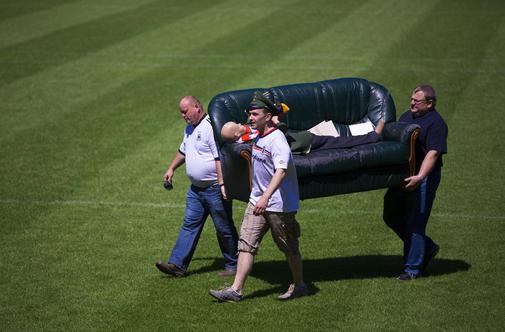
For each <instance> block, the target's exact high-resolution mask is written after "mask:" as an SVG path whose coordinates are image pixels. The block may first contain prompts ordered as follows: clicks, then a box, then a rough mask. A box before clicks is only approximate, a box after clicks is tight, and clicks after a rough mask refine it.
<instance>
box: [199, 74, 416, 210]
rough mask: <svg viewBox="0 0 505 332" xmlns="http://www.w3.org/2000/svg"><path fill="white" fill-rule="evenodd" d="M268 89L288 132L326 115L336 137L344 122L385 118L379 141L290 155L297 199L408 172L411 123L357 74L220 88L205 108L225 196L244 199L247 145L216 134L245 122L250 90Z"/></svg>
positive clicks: (369, 185)
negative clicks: (282, 109)
mask: <svg viewBox="0 0 505 332" xmlns="http://www.w3.org/2000/svg"><path fill="white" fill-rule="evenodd" d="M256 90H259V91H265V90H269V91H270V92H271V93H272V94H273V96H274V97H275V99H276V101H279V102H284V103H286V104H287V105H289V107H290V109H291V110H290V111H289V113H287V115H286V117H285V121H284V122H286V123H287V125H288V128H289V130H290V131H295V132H296V131H300V130H307V129H309V128H311V127H313V126H315V125H316V124H318V123H320V122H321V121H327V120H332V121H333V123H334V124H335V127H336V128H337V131H338V132H339V134H340V135H341V136H343V135H350V130H349V125H352V124H357V123H364V122H368V121H371V122H372V123H373V124H377V122H378V121H379V119H381V118H384V121H385V123H386V125H385V128H384V132H383V140H382V141H380V142H378V143H373V144H368V145H362V146H357V147H354V148H351V149H341V150H322V151H313V152H311V153H309V154H307V155H294V156H293V159H294V162H295V166H296V171H297V176H298V183H299V187H300V198H301V199H307V198H316V197H324V196H331V195H338V194H346V193H352V192H359V191H366V190H373V189H379V188H386V187H391V186H396V185H399V184H401V183H402V182H403V179H404V178H405V177H407V176H408V175H409V174H412V172H413V171H414V168H413V167H414V166H413V165H414V164H415V160H414V154H413V147H414V143H415V139H416V137H417V135H418V130H419V129H418V127H417V126H416V125H407V124H405V123H399V122H396V109H395V105H394V102H393V98H392V97H391V95H390V94H389V92H388V90H387V89H386V88H384V87H383V86H381V85H380V84H377V83H374V82H369V81H367V80H365V79H361V78H340V79H334V80H326V81H320V82H314V83H300V84H291V85H283V86H276V87H272V88H268V89H265V88H256V89H247V90H237V91H230V92H224V93H221V94H219V95H217V96H215V97H214V98H213V99H212V100H211V102H210V104H209V107H208V110H209V115H210V118H211V121H212V126H213V129H214V132H215V133H216V142H217V143H218V146H219V149H220V154H221V161H222V165H223V176H224V181H225V186H226V189H227V192H228V195H229V196H230V197H231V198H234V199H239V200H241V201H244V202H246V201H248V197H249V192H250V172H251V158H250V151H251V149H250V145H248V144H238V143H226V142H223V140H222V139H221V137H220V136H219V134H218V133H220V132H221V127H222V126H223V125H224V124H225V123H226V122H228V121H235V122H240V123H245V122H247V114H246V112H245V111H244V109H245V108H246V106H247V105H248V104H249V102H250V101H251V98H252V94H253V92H254V91H256Z"/></svg>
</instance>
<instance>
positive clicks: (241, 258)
mask: <svg viewBox="0 0 505 332" xmlns="http://www.w3.org/2000/svg"><path fill="white" fill-rule="evenodd" d="M253 263H254V256H253V255H252V254H251V253H248V252H244V251H240V252H239V254H238V262H237V274H236V275H235V280H234V281H233V285H231V288H232V289H233V290H234V291H236V292H237V293H239V294H242V289H243V288H244V284H245V281H246V279H247V277H248V276H249V273H251V270H252V267H253Z"/></svg>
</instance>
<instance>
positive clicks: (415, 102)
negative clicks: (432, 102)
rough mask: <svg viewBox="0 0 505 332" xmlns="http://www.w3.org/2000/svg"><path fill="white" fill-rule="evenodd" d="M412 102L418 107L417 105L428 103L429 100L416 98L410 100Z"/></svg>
mask: <svg viewBox="0 0 505 332" xmlns="http://www.w3.org/2000/svg"><path fill="white" fill-rule="evenodd" d="M410 101H411V102H413V103H414V104H416V105H417V104H420V103H422V102H423V101H428V100H426V99H414V98H410Z"/></svg>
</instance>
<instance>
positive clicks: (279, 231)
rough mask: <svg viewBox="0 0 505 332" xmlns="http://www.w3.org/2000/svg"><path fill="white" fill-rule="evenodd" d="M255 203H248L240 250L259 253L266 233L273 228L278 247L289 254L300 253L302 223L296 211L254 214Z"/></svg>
mask: <svg viewBox="0 0 505 332" xmlns="http://www.w3.org/2000/svg"><path fill="white" fill-rule="evenodd" d="M253 211H254V205H252V204H251V203H249V204H247V208H246V210H245V213H244V220H243V221H242V226H241V227H240V238H239V241H238V251H245V252H249V253H251V254H253V255H256V254H257V253H258V249H259V245H260V243H261V240H262V239H263V236H264V235H265V233H266V232H267V231H268V230H269V229H271V230H272V238H273V239H274V242H275V244H277V247H278V248H279V249H280V251H282V252H283V253H285V254H286V255H288V256H293V255H298V254H299V253H300V251H299V243H298V238H299V237H300V225H299V224H298V222H297V221H296V219H295V214H296V212H268V211H265V212H264V213H263V214H261V215H259V216H255V215H254V214H253Z"/></svg>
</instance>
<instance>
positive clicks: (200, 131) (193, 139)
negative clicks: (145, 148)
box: [179, 115, 219, 188]
mask: <svg viewBox="0 0 505 332" xmlns="http://www.w3.org/2000/svg"><path fill="white" fill-rule="evenodd" d="M179 152H181V153H182V154H184V156H185V162H186V175H187V176H188V178H189V180H190V181H191V183H192V184H194V185H195V186H197V187H201V188H205V187H208V186H211V185H213V184H216V183H217V172H216V160H218V159H219V154H218V152H217V148H216V142H215V141H214V133H213V131H212V125H211V124H210V118H209V116H208V115H205V117H204V118H203V119H202V121H200V123H199V124H198V125H197V126H196V127H193V126H192V125H190V124H188V125H187V126H186V131H185V132H184V138H183V140H182V143H181V146H180V147H179Z"/></svg>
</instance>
